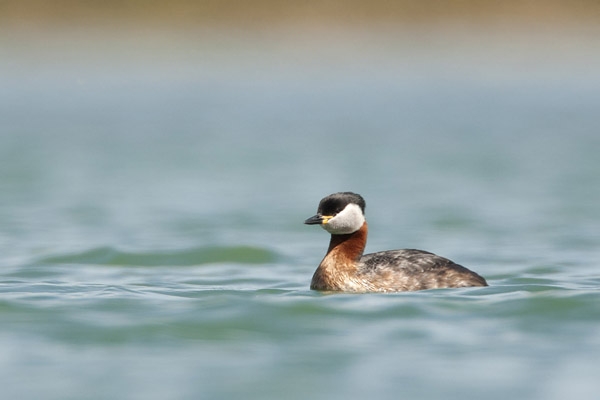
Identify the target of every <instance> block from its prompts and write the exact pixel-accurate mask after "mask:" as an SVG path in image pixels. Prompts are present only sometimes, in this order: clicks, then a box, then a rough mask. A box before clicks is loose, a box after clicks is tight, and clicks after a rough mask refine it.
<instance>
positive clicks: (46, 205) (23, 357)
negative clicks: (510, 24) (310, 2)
mask: <svg viewBox="0 0 600 400" xmlns="http://www.w3.org/2000/svg"><path fill="white" fill-rule="evenodd" d="M301 33H302V32H295V33H294V34H291V33H285V32H283V33H280V34H268V33H262V34H258V35H254V36H252V35H251V36H250V37H246V38H244V39H243V38H242V37H243V36H242V35H241V34H240V36H237V35H232V34H229V33H224V32H218V31H204V32H196V33H193V34H192V33H179V34H167V33H165V34H164V35H163V34H161V33H160V32H143V31H141V32H133V33H132V32H130V33H128V34H127V35H124V36H123V38H120V37H119V34H118V33H114V34H112V36H111V34H109V33H105V34H104V36H102V35H100V36H94V35H91V34H90V35H89V36H85V35H79V34H77V33H76V32H75V33H71V32H66V33H63V34H58V35H55V36H49V37H43V38H42V37H39V38H36V37H34V36H28V35H26V34H24V33H22V32H21V33H18V32H17V33H16V34H14V35H12V36H11V35H3V37H4V38H3V39H2V41H0V54H2V56H1V58H0V88H2V89H1V91H0V121H1V126H0V354H1V355H2V356H1V357H0V384H1V386H2V388H3V389H2V391H3V397H4V398H7V399H9V398H10V399H40V398H44V399H115V398H119V399H211V398H214V399H217V398H219V399H223V398H243V399H281V398H285V399H306V398H312V399H326V398H327V399H338V398H339V399H342V398H343V399H347V398H359V397H370V398H378V399H387V398H390V399H391V398H394V399H396V398H419V399H438V398H442V397H443V398H445V399H463V398H486V399H509V398H528V399H544V400H547V399H564V398H567V397H568V398H581V399H583V398H591V397H593V396H595V395H597V393H598V392H600V382H599V381H598V376H600V363H599V361H598V360H599V359H600V291H599V289H600V262H599V260H600V156H599V154H600V35H599V34H598V32H597V30H590V31H585V30H582V31H580V32H579V31H578V33H577V34H575V33H573V32H566V33H561V34H557V35H555V36H552V35H550V36H548V35H546V33H543V34H542V33H537V34H536V33H526V32H520V33H519V32H517V33H507V32H504V33H502V34H501V35H500V34H481V35H472V34H465V33H464V32H462V33H461V32H460V31H458V32H455V34H454V35H444V34H442V33H439V32H438V33H435V34H431V33H428V32H427V31H426V30H423V31H419V30H418V29H415V30H414V31H398V32H395V31H386V32H379V33H372V32H371V33H366V32H363V33H362V34H355V35H352V34H350V33H349V32H343V31H336V30H333V31H331V32H329V31H318V32H312V33H311V34H306V35H304V36H303V35H302V34H301ZM571 34H572V35H571ZM341 190H351V191H356V192H358V193H361V194H362V195H363V196H364V197H365V198H366V201H367V219H368V221H369V224H370V236H369V242H368V244H367V251H368V252H373V251H379V250H386V249H393V248H421V249H425V250H429V251H432V252H435V253H438V254H440V255H444V256H446V257H449V258H451V259H453V260H455V261H456V262H458V263H460V264H463V265H465V266H467V267H469V268H471V269H473V270H475V271H477V272H478V273H480V274H481V275H483V276H484V277H486V279H487V280H488V282H489V284H490V286H489V287H486V288H471V289H455V290H433V291H423V292H414V293H398V294H386V295H380V294H367V295H344V294H337V295H327V294H322V293H318V292H314V291H310V290H309V283H310V278H311V276H312V273H313V272H314V270H315V268H316V266H317V265H318V263H319V261H320V260H321V258H322V257H323V255H324V252H325V250H326V247H327V243H328V235H327V234H326V232H324V231H323V230H321V229H320V228H318V227H314V226H305V225H303V223H302V222H303V221H304V219H305V218H307V217H309V216H311V215H313V214H314V212H315V211H316V207H317V204H318V201H319V200H320V199H321V197H323V196H325V195H327V194H329V193H332V192H336V191H341Z"/></svg>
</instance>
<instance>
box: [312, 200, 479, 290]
mask: <svg viewBox="0 0 600 400" xmlns="http://www.w3.org/2000/svg"><path fill="white" fill-rule="evenodd" d="M365 206H366V205H365V201H364V199H363V198H362V197H361V196H360V195H358V194H355V193H351V192H342V193H334V194H332V195H329V196H327V197H325V198H324V199H323V200H321V202H320V203H319V209H318V212H317V215H315V216H313V217H311V218H309V219H307V220H306V221H305V223H306V224H309V225H314V224H320V225H321V226H322V227H323V228H324V229H325V230H327V231H328V232H330V233H331V240H330V242H329V248H328V250H327V254H326V255H325V257H324V258H323V260H322V261H321V263H320V264H319V267H318V268H317V270H316V271H315V273H314V275H313V278H312V282H311V285H310V288H311V289H314V290H324V291H342V292H398V291H412V290H423V289H436V288H449V287H468V286H487V282H486V281H485V279H484V278H482V277H481V276H479V275H478V274H476V273H475V272H473V271H470V270H469V269H467V268H465V267H463V266H461V265H458V264H456V263H454V262H452V261H450V260H448V259H446V258H443V257H440V256H437V255H435V254H432V253H429V252H426V251H422V250H414V249H404V250H390V251H382V252H378V253H371V254H365V255H363V252H364V249H365V246H366V243H367V234H368V227H367V222H366V220H365V218H364V209H365Z"/></svg>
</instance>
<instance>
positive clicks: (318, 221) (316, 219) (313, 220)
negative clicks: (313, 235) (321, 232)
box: [304, 214, 333, 225]
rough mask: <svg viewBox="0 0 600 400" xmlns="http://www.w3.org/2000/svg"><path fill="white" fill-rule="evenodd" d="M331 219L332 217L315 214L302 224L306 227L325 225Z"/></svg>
mask: <svg viewBox="0 0 600 400" xmlns="http://www.w3.org/2000/svg"><path fill="white" fill-rule="evenodd" d="M331 218H333V217H331V216H327V215H319V214H317V215H313V216H312V217H310V218H309V219H307V220H306V221H304V223H305V224H306V225H325V224H326V223H327V222H329V220H330V219H331Z"/></svg>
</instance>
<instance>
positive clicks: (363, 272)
mask: <svg viewBox="0 0 600 400" xmlns="http://www.w3.org/2000/svg"><path fill="white" fill-rule="evenodd" d="M357 272H358V274H359V275H360V276H361V277H362V279H364V280H368V281H369V282H371V284H372V285H373V286H374V287H373V290H377V291H398V290H403V291H404V290H406V291H412V290H423V289H436V288H448V287H468V286H487V282H486V281H485V279H484V278H483V277H481V276H479V275H478V274H476V273H475V272H473V271H471V270H469V269H467V268H465V267H463V266H462V265H459V264H456V263H455V262H453V261H450V260H448V259H447V258H444V257H440V256H438V255H435V254H433V253H429V252H427V251H423V250H415V249H404V250H390V251H381V252H378V253H370V254H365V255H363V256H362V257H361V259H360V262H359V265H358V271H357Z"/></svg>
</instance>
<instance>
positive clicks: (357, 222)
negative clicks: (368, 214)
mask: <svg viewBox="0 0 600 400" xmlns="http://www.w3.org/2000/svg"><path fill="white" fill-rule="evenodd" d="M364 223H365V216H364V215H363V213H362V210H361V208H360V207H359V206H358V204H348V205H347V206H346V208H344V209H343V210H342V211H341V212H339V213H338V214H337V215H336V216H335V217H333V218H331V219H330V220H329V222H327V223H326V224H324V225H321V226H322V227H323V229H325V230H326V231H327V232H329V233H331V234H334V235H346V234H348V233H353V232H356V231H357V230H359V229H360V227H361V226H363V224H364Z"/></svg>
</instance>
